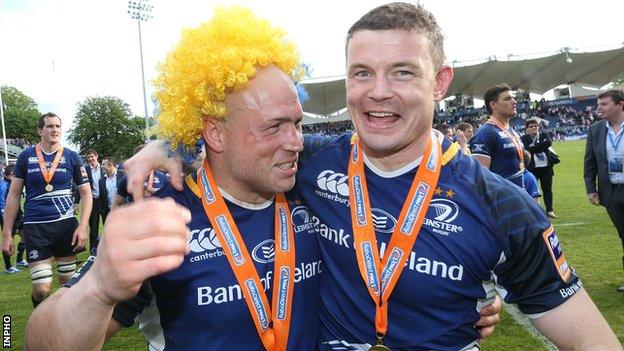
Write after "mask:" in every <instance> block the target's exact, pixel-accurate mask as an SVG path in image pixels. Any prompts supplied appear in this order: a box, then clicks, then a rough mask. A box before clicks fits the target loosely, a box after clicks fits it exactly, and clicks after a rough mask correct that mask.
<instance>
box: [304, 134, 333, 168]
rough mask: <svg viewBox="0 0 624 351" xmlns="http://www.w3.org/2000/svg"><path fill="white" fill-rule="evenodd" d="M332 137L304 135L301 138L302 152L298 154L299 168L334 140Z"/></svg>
mask: <svg viewBox="0 0 624 351" xmlns="http://www.w3.org/2000/svg"><path fill="white" fill-rule="evenodd" d="M334 139H335V138H334V137H331V136H327V135H322V134H305V135H304V136H303V151H302V152H300V153H299V166H300V167H301V166H303V165H304V164H305V163H306V162H307V161H308V160H310V158H311V157H312V155H314V154H315V153H316V152H318V151H319V150H320V149H322V148H323V147H324V146H326V145H328V144H329V143H331V142H332V140H334Z"/></svg>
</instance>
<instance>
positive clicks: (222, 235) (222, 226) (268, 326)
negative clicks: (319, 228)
mask: <svg viewBox="0 0 624 351" xmlns="http://www.w3.org/2000/svg"><path fill="white" fill-rule="evenodd" d="M197 176H198V179H199V180H200V181H201V190H202V196H201V200H202V205H203V207H204V211H205V212H206V215H207V216H208V219H209V220H210V223H212V225H213V227H214V229H215V232H216V233H217V237H218V238H219V242H220V243H221V245H222V246H223V248H224V250H223V251H224V252H225V255H226V257H227V259H228V261H229V263H230V267H232V270H233V271H234V275H235V276H236V280H237V281H238V284H239V285H240V287H241V290H242V291H243V294H244V296H245V302H246V303H247V308H248V309H249V313H250V315H251V317H252V319H253V321H254V324H255V326H256V331H257V332H258V335H259V336H260V339H261V340H262V344H263V345H264V348H265V349H266V350H268V351H282V350H286V346H287V344H288V333H289V332H290V317H291V312H292V298H293V293H294V284H295V279H294V277H295V241H294V235H293V227H292V223H291V222H290V210H289V208H288V203H287V202H286V197H285V196H284V194H283V193H279V194H276V195H275V247H276V250H275V262H274V266H273V272H274V276H275V279H274V280H273V299H272V305H269V303H268V299H267V296H266V293H265V291H264V289H263V287H262V283H261V281H260V278H259V276H258V272H257V271H256V267H255V266H254V264H253V261H252V260H251V255H250V254H249V251H248V250H247V246H246V245H245V242H244V241H243V237H242V236H241V234H240V232H239V230H238V227H237V226H236V223H235V222H234V219H233V218H232V215H231V214H230V211H229V210H228V208H227V205H226V204H225V201H224V200H223V198H222V197H221V193H220V191H219V188H217V184H216V182H215V180H214V177H213V175H212V171H211V170H210V167H209V166H208V163H207V162H204V166H203V167H202V168H200V169H199V170H198V172H197ZM198 183H200V182H198ZM271 306H272V307H273V308H272V309H271Z"/></svg>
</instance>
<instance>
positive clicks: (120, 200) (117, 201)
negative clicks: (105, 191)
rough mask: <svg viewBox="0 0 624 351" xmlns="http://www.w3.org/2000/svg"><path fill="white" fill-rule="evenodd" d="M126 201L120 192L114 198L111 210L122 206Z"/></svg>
mask: <svg viewBox="0 0 624 351" xmlns="http://www.w3.org/2000/svg"><path fill="white" fill-rule="evenodd" d="M124 203H125V201H124V198H123V197H121V195H119V194H115V198H114V199H113V205H112V206H111V211H113V210H116V209H118V208H119V206H122V205H123V204H124Z"/></svg>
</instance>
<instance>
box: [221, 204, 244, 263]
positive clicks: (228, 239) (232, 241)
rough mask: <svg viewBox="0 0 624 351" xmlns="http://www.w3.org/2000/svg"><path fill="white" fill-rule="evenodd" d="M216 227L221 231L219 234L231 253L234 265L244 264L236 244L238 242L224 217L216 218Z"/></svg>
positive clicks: (238, 246)
mask: <svg viewBox="0 0 624 351" xmlns="http://www.w3.org/2000/svg"><path fill="white" fill-rule="evenodd" d="M217 226H218V227H219V230H221V233H222V234H223V237H224V238H225V243H226V245H227V246H228V248H229V249H230V252H231V253H232V258H233V259H234V263H236V265H237V266H240V265H242V264H243V263H245V258H244V257H243V253H242V252H241V249H240V245H239V244H238V241H237V240H236V237H235V236H234V233H233V232H232V228H230V224H229V223H228V222H227V220H226V219H225V216H224V215H219V216H217Z"/></svg>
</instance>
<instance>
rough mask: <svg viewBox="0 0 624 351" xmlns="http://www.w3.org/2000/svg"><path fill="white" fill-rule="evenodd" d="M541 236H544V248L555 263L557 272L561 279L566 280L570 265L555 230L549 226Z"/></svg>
mask: <svg viewBox="0 0 624 351" xmlns="http://www.w3.org/2000/svg"><path fill="white" fill-rule="evenodd" d="M542 237H543V238H544V242H545V243H546V248H547V249H548V252H549V253H550V257H551V258H552V260H553V263H554V264H555V268H556V269H557V273H559V276H560V277H561V280H563V281H564V282H567V281H568V278H570V274H571V270H570V266H569V265H568V261H567V260H566V258H565V255H564V253H563V249H562V248H561V243H560V242H559V238H558V237H557V232H555V229H554V228H553V227H552V226H550V228H548V229H546V230H545V231H544V233H543V234H542Z"/></svg>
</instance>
